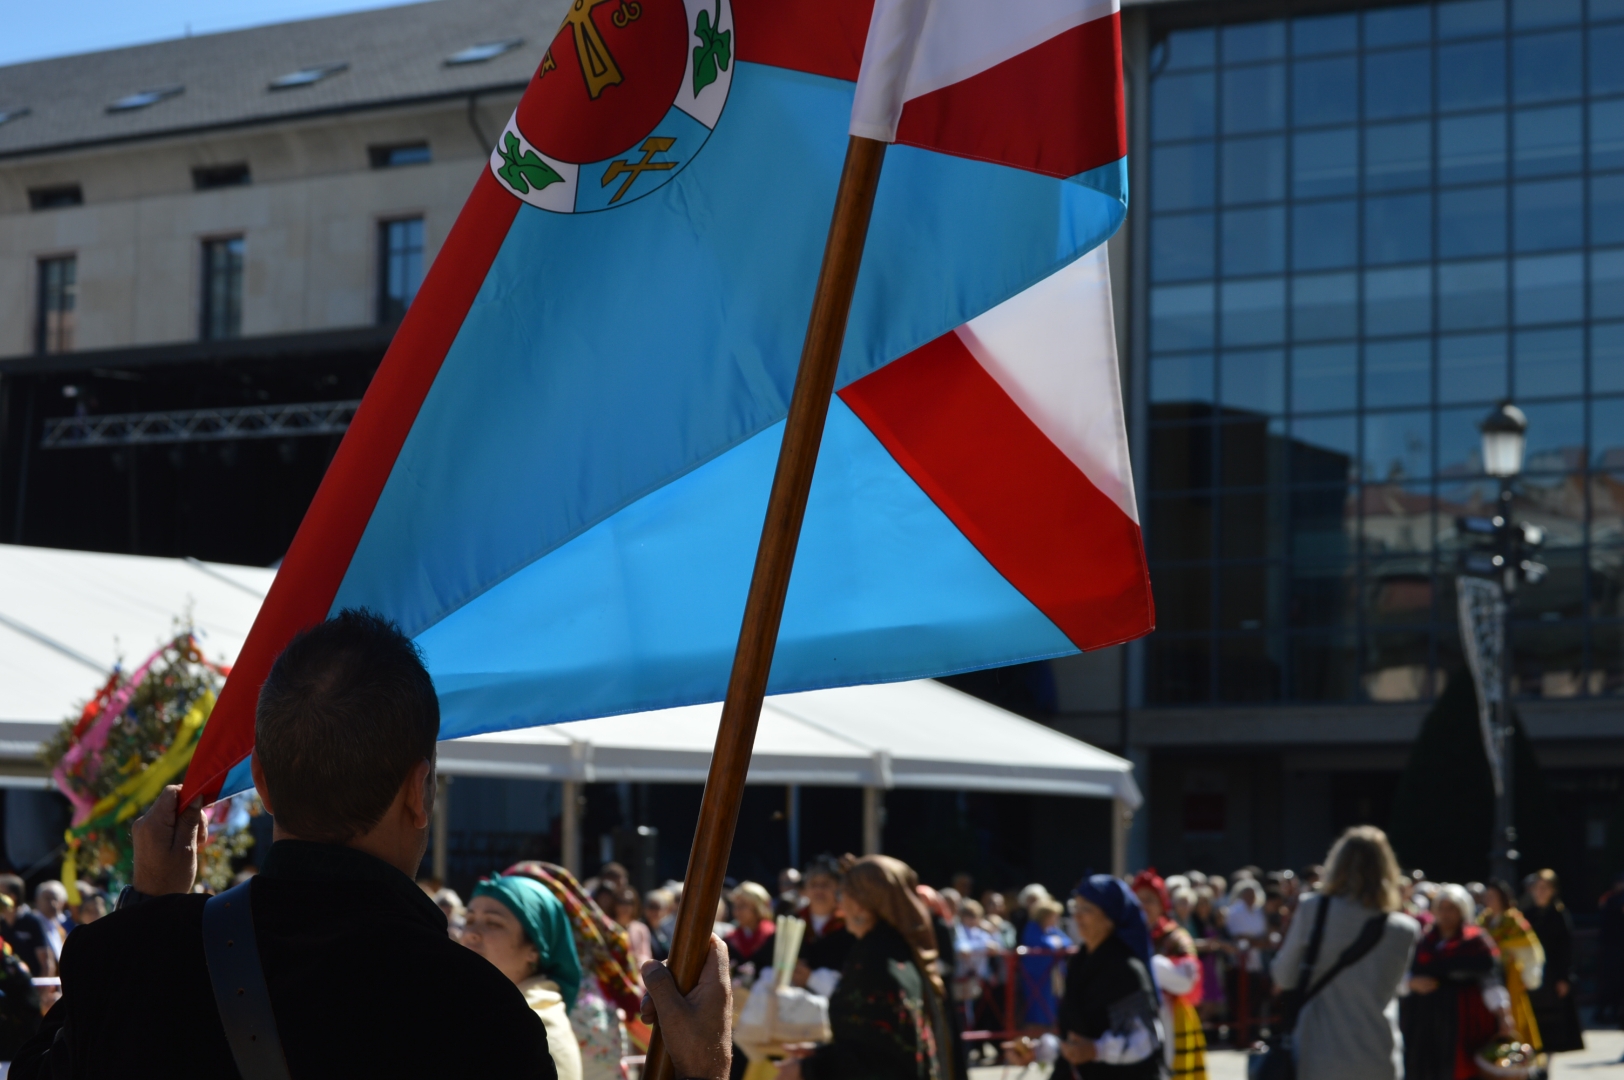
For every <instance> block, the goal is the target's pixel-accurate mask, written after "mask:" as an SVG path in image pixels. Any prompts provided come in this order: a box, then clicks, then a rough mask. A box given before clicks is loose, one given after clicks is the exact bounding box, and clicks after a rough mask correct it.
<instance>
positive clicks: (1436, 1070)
mask: <svg viewBox="0 0 1624 1080" xmlns="http://www.w3.org/2000/svg"><path fill="white" fill-rule="evenodd" d="M1474 907H1475V905H1474V904H1473V903H1472V897H1471V895H1470V894H1469V893H1467V891H1466V890H1465V889H1463V888H1461V887H1460V886H1459V885H1444V886H1442V887H1441V888H1440V889H1439V890H1438V895H1437V897H1436V898H1435V899H1434V901H1433V907H1432V911H1433V924H1432V927H1431V929H1429V930H1428V931H1427V932H1426V934H1425V935H1424V936H1423V937H1422V938H1421V941H1420V943H1419V944H1418V945H1417V946H1416V949H1415V960H1414V962H1413V963H1411V965H1410V993H1409V995H1408V996H1407V997H1406V998H1404V1000H1403V1002H1402V1003H1401V1005H1400V1017H1401V1019H1402V1024H1403V1029H1404V1078H1405V1080H1474V1078H1475V1077H1477V1076H1478V1067H1477V1061H1476V1057H1477V1052H1478V1050H1480V1049H1482V1048H1483V1047H1484V1046H1485V1045H1486V1044H1488V1043H1489V1042H1490V1041H1491V1040H1493V1039H1494V1037H1495V1035H1496V1034H1497V1033H1498V1034H1504V1035H1510V1034H1512V1033H1513V1032H1515V1030H1516V1027H1515V1025H1514V1024H1513V1023H1512V1021H1511V1008H1510V1005H1511V1003H1510V999H1509V998H1508V996H1507V995H1506V991H1505V987H1504V986H1502V985H1501V983H1500V977H1499V967H1500V950H1499V949H1498V948H1496V947H1495V944H1494V939H1493V938H1491V937H1490V936H1489V935H1488V933H1487V932H1485V931H1484V930H1483V929H1482V928H1481V927H1479V926H1477V925H1476V923H1475V922H1474V921H1473V915H1474Z"/></svg>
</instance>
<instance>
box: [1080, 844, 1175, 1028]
mask: <svg viewBox="0 0 1624 1080" xmlns="http://www.w3.org/2000/svg"><path fill="white" fill-rule="evenodd" d="M1077 895H1078V896H1079V897H1081V898H1082V899H1084V900H1087V901H1088V902H1089V903H1090V904H1093V905H1094V906H1095V907H1097V908H1099V909H1100V910H1101V911H1103V912H1105V917H1106V918H1107V919H1110V920H1111V921H1112V922H1113V923H1115V924H1116V935H1117V937H1119V938H1121V939H1122V941H1123V943H1124V944H1125V945H1127V946H1128V951H1129V952H1131V953H1133V954H1134V955H1135V956H1137V957H1138V958H1139V959H1140V960H1141V961H1143V963H1144V965H1145V971H1146V972H1148V973H1149V975H1150V985H1151V989H1152V990H1154V991H1155V993H1156V997H1157V999H1158V1000H1160V998H1161V988H1160V987H1159V986H1157V985H1156V968H1155V967H1154V966H1153V965H1152V964H1151V962H1150V958H1151V957H1152V956H1154V955H1155V950H1153V949H1152V948H1151V946H1150V927H1149V925H1148V924H1146V922H1145V909H1144V908H1142V907H1140V906H1139V897H1137V896H1135V895H1134V894H1133V890H1132V889H1130V888H1128V885H1127V883H1126V882H1124V881H1121V880H1119V879H1117V878H1114V877H1112V876H1111V875H1110V874H1093V875H1090V876H1088V877H1085V878H1083V880H1081V881H1079V882H1078V883H1077Z"/></svg>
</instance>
